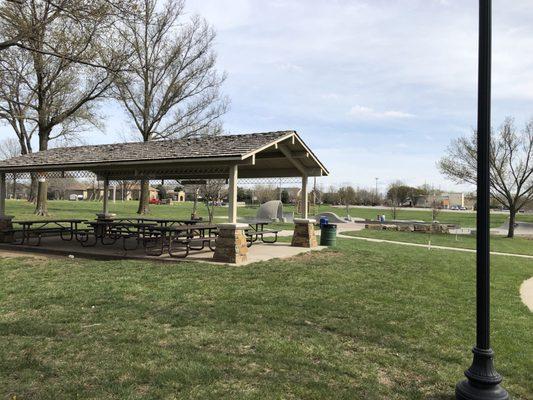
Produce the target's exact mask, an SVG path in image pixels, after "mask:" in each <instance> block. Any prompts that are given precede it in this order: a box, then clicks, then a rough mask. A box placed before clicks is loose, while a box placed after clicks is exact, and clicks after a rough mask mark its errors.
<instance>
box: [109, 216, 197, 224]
mask: <svg viewBox="0 0 533 400" xmlns="http://www.w3.org/2000/svg"><path fill="white" fill-rule="evenodd" d="M115 221H117V222H123V221H124V222H133V221H134V222H136V223H145V222H148V223H151V222H153V223H156V224H159V225H160V226H174V225H180V226H181V225H187V226H188V225H196V224H198V223H200V222H202V220H197V219H176V218H143V217H136V218H122V219H117V220H115Z"/></svg>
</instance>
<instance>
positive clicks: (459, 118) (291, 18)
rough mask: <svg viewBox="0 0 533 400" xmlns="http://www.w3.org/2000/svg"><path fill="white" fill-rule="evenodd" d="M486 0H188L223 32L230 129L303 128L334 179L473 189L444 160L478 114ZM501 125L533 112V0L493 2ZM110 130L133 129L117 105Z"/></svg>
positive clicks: (101, 136) (107, 134)
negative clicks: (481, 10) (452, 175)
mask: <svg viewBox="0 0 533 400" xmlns="http://www.w3.org/2000/svg"><path fill="white" fill-rule="evenodd" d="M477 6H478V1H477V0H366V1H363V0H189V1H188V2H187V11H188V13H189V14H190V15H191V16H192V15H193V14H194V13H197V14H200V15H202V16H203V17H205V18H206V19H207V20H208V21H209V22H210V23H211V24H212V25H213V27H214V28H215V30H216V31H217V40H216V52H217V53H218V67H219V69H220V70H221V71H225V72H226V73H227V75H228V78H227V80H226V82H225V84H224V87H223V91H224V93H225V94H226V95H227V96H229V98H230V99H231V109H230V111H229V112H228V114H227V115H226V116H225V117H224V126H225V130H226V131H227V132H229V133H234V134H238V133H250V132H262V131H276V130H288V129H294V130H296V131H298V133H299V134H300V135H301V137H302V138H303V140H304V141H305V142H306V143H308V144H309V145H310V147H311V148H312V149H313V151H315V153H316V154H317V156H318V157H319V158H320V159H321V160H322V161H323V162H324V163H325V165H326V166H327V167H328V169H329V170H330V172H331V175H330V176H329V177H327V178H321V183H322V184H324V185H326V186H327V185H341V184H346V183H349V184H351V185H354V186H360V187H374V185H375V178H379V179H378V185H379V187H380V189H381V190H384V189H385V188H386V186H387V185H388V184H389V183H391V182H392V181H396V180H402V181H404V182H405V183H407V184H410V185H420V184H424V183H429V184H432V185H435V186H437V187H440V188H441V189H443V190H454V189H457V190H465V189H468V187H465V186H457V185H455V184H454V183H453V182H450V181H448V180H446V179H445V178H444V177H443V176H442V175H441V174H440V173H439V171H438V169H437V167H436V163H437V161H438V160H439V158H440V157H442V155H443V154H444V152H445V150H446V148H447V146H448V145H449V143H450V141H451V140H452V139H454V138H457V137H459V136H463V135H467V134H470V133H471V132H472V129H473V128H474V127H475V124H476V110H477V105H476V95H477V89H476V85H477V83H476V82H477V22H478V16H477ZM493 12H494V27H493V29H494V46H493V51H494V54H493V60H494V65H493V123H494V125H495V126H498V125H499V124H501V122H503V119H504V118H505V117H506V116H513V117H514V118H515V119H516V123H517V125H518V126H519V127H522V126H523V125H524V123H525V121H526V120H528V119H530V118H532V117H533V24H531V21H533V1H531V0H513V1H512V2H511V1H508V0H494V1H493ZM103 112H104V114H105V115H106V116H107V122H106V126H107V127H106V130H105V131H104V132H94V133H93V134H92V135H91V136H90V139H89V142H92V143H109V142H113V141H119V140H121V138H123V137H124V136H127V132H125V130H128V129H131V128H129V126H130V125H128V124H127V123H125V116H124V115H123V114H122V112H121V110H120V108H119V107H117V106H115V105H113V104H106V105H105V106H104V109H103Z"/></svg>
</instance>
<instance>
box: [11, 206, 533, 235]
mask: <svg viewBox="0 0 533 400" xmlns="http://www.w3.org/2000/svg"><path fill="white" fill-rule="evenodd" d="M137 204H138V203H137V202H136V201H126V202H122V201H117V202H116V203H113V202H110V203H109V211H110V212H112V213H116V214H117V215H118V216H120V217H126V216H129V217H133V216H136V215H137V214H136V211H137ZM34 208H35V206H34V205H33V204H31V203H28V202H27V201H25V200H7V201H6V210H7V214H9V215H15V216H16V218H18V219H28V218H30V219H35V218H36V217H35V215H33V211H34ZM283 208H284V211H287V212H291V211H292V212H295V211H296V210H295V207H294V206H292V205H285V206H284V207H283ZM48 209H49V213H50V218H87V219H94V218H95V214H96V213H99V212H101V210H102V203H101V202H98V201H80V202H71V201H63V200H54V201H49V202H48ZM150 209H151V215H153V216H154V217H160V218H190V216H191V211H192V202H185V203H180V204H176V203H175V204H174V205H172V206H168V205H160V206H155V205H152V206H150ZM257 210H258V206H247V207H239V209H238V215H239V217H248V218H253V217H255V215H256V214H257ZM198 211H199V214H200V215H201V216H203V217H207V210H206V208H205V206H204V205H203V204H199V207H198ZM327 211H329V212H334V213H336V214H337V215H339V216H341V217H343V216H345V214H346V211H345V209H344V208H338V207H332V206H329V205H321V206H316V207H311V208H310V210H309V213H310V215H314V214H319V213H321V212H327ZM377 214H384V215H385V216H386V219H387V220H391V219H392V213H391V211H390V210H389V209H373V208H359V207H357V208H355V207H352V208H350V215H351V216H352V217H358V218H367V219H372V220H375V219H376V215H377ZM227 215H228V209H227V207H217V208H216V209H215V216H216V217H218V218H217V222H223V221H224V217H227ZM397 217H398V219H404V220H420V221H426V222H430V221H431V218H432V216H431V210H424V211H422V210H411V209H408V208H402V209H399V210H398V212H397ZM438 219H439V221H440V222H442V223H454V224H458V225H460V226H462V227H475V225H476V214H475V213H472V212H464V211H446V212H444V211H443V212H441V213H440V214H439V216H438ZM506 219H507V215H506V214H500V213H497V214H492V216H491V226H492V227H493V228H496V227H499V226H501V225H502V224H503V223H504V222H505V220H506ZM517 220H518V221H523V222H533V214H519V215H518V216H517ZM278 226H279V227H282V228H289V227H292V225H291V224H285V225H284V224H279V225H278Z"/></svg>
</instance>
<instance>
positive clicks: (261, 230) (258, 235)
mask: <svg viewBox="0 0 533 400" xmlns="http://www.w3.org/2000/svg"><path fill="white" fill-rule="evenodd" d="M247 223H248V225H249V226H250V228H249V229H245V231H244V233H245V235H246V238H247V242H248V247H251V246H252V245H253V244H254V243H255V242H257V241H258V240H261V242H263V243H276V242H277V241H278V234H279V233H280V232H281V231H280V230H278V229H265V226H267V225H268V224H269V223H270V221H263V220H257V221H247ZM265 235H266V236H273V238H272V239H268V240H267V239H265Z"/></svg>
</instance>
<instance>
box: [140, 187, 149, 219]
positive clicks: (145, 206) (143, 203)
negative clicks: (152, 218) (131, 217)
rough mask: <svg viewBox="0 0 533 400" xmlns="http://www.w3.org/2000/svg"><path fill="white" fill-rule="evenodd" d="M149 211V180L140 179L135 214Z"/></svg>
mask: <svg viewBox="0 0 533 400" xmlns="http://www.w3.org/2000/svg"><path fill="white" fill-rule="evenodd" d="M149 213H150V181H149V180H147V179H142V180H141V193H140V196H139V208H138V210H137V214H140V215H144V214H149Z"/></svg>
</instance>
